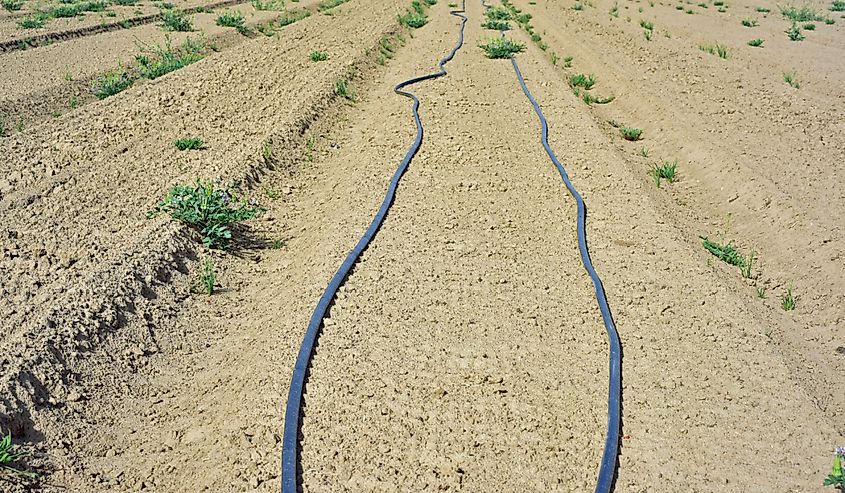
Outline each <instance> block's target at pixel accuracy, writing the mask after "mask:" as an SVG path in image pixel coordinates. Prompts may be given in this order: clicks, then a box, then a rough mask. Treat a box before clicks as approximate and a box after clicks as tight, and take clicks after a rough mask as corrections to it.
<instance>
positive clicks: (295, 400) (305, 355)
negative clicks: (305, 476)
mask: <svg viewBox="0 0 845 493" xmlns="http://www.w3.org/2000/svg"><path fill="white" fill-rule="evenodd" d="M463 12H464V10H463V8H461V10H452V11H449V13H450V14H452V15H454V16H456V17H460V18H461V26H460V31H459V35H458V42H457V44H456V45H455V47H454V48H452V51H451V52H449V54H448V55H446V57H444V58H443V59H442V60H440V63H438V64H437V67H438V69H439V70H438V71H437V72H434V73H431V74H427V75H421V76H418V77H414V78H412V79H408V80H406V81H403V82H400V83H399V84H397V85H396V86H395V87H394V88H393V91H394V92H396V94H400V95H402V96H405V97H408V98H411V99H412V100H413V101H414V104H413V109H412V111H413V114H414V122H415V124H416V127H417V135H416V138H415V139H414V143H413V144H412V145H411V147H410V148H409V149H408V152H407V153H406V154H405V157H404V158H403V159H402V162H401V163H400V164H399V167H398V168H397V169H396V172H395V173H394V174H393V178H392V179H391V180H390V184H389V185H388V188H387V193H386V195H385V197H384V200H383V201H382V204H381V207H379V209H378V212H376V215H375V217H374V218H373V221H372V223H370V226H369V227H368V228H367V231H366V232H364V235H363V236H362V237H361V239H360V240H358V243H357V244H356V245H355V247H354V248H353V249H352V251H350V252H349V254H348V255H347V256H346V259H344V261H343V263H342V264H341V265H340V268H339V269H338V270H337V272H335V274H334V276H333V277H332V279H331V281H330V282H329V285H328V286H326V289H325V291H323V295H322V296H321V297H320V301H319V302H317V307H316V308H315V309H314V313H313V314H312V315H311V319H310V321H309V322H308V328H307V329H306V331H305V337H304V338H303V341H302V345H301V346H300V347H299V354H298V355H297V357H296V364H295V365H294V368H293V375H292V376H291V382H290V391H289V392H288V401H287V407H286V409H285V430H284V436H283V437H282V492H283V493H296V491H297V478H298V474H297V466H298V464H299V446H298V442H299V428H300V416H301V414H302V394H303V391H304V387H305V380H306V378H307V373H308V367H309V366H310V364H311V357H312V356H313V353H314V344H315V343H316V341H317V337H318V336H319V334H320V329H321V328H322V325H323V319H324V318H325V316H326V313H327V312H328V309H329V306H330V305H331V302H332V301H333V300H334V298H335V295H336V294H337V290H338V288H340V285H341V284H343V282H344V281H345V280H346V277H347V276H348V275H349V272H350V271H351V270H352V266H353V265H354V264H355V262H356V261H357V260H358V258H359V257H360V256H361V253H362V252H363V251H364V250H365V249H366V248H367V246H368V245H369V244H370V242H371V241H372V239H373V238H374V237H375V235H376V233H377V232H378V230H379V228H380V227H381V225H382V222H384V218H385V216H386V215H387V211H388V209H390V206H391V205H392V204H393V199H394V197H395V195H396V188H397V187H398V185H399V180H400V179H401V178H402V175H404V174H405V171H406V170H407V169H408V165H409V164H410V162H411V159H413V157H414V155H416V153H417V151H418V150H419V148H420V144H421V143H422V137H423V127H422V122H421V121H420V115H419V111H418V110H419V106H420V100H419V99H418V98H417V97H416V96H415V95H414V94H413V93H410V92H407V91H405V90H403V89H404V88H405V87H407V86H409V85H411V84H416V83H417V82H422V81H424V80H430V79H436V78H438V77H442V76H444V75H446V69H445V68H444V66H445V65H446V63H448V62H449V61H450V60H452V58H454V56H455V53H457V51H458V50H459V49H460V48H461V46H463V43H464V25H465V24H466V22H467V18H466V16H465V15H464V14H463Z"/></svg>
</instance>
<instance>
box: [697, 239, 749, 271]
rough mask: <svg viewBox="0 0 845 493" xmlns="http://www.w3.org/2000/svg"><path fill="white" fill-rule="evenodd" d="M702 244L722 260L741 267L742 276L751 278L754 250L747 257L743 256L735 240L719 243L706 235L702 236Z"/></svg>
mask: <svg viewBox="0 0 845 493" xmlns="http://www.w3.org/2000/svg"><path fill="white" fill-rule="evenodd" d="M701 240H702V245H703V246H704V249H705V250H707V251H708V252H710V253H712V254H713V255H715V256H716V258H718V259H719V260H721V261H722V262H725V263H726V264H729V265H734V266H736V267H739V269H740V271H741V272H742V277H745V278H748V279H750V278H751V265H752V264H753V263H754V254H755V252H754V250H752V251H751V253H750V254H748V256H747V257H745V256H743V255H742V254H741V253H739V250H737V249H736V247H735V246H734V242H733V241H729V242H727V243H718V242H715V241H710V240H709V239H707V238H706V237H704V236H702V237H701Z"/></svg>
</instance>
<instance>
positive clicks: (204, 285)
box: [191, 256, 217, 296]
mask: <svg viewBox="0 0 845 493" xmlns="http://www.w3.org/2000/svg"><path fill="white" fill-rule="evenodd" d="M216 283H217V274H216V273H215V272H214V262H213V261H212V260H211V257H210V256H209V257H206V258H205V260H203V262H202V271H201V272H200V274H199V276H197V279H196V280H195V281H194V283H193V284H192V285H191V291H192V292H194V293H197V294H203V293H205V294H207V295H208V296H211V295H212V294H214V285H215V284H216Z"/></svg>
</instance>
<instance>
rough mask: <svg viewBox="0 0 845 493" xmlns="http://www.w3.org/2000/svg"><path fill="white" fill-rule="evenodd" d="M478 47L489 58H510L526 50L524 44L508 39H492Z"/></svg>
mask: <svg viewBox="0 0 845 493" xmlns="http://www.w3.org/2000/svg"><path fill="white" fill-rule="evenodd" d="M478 46H479V48H481V49H482V50H484V54H485V55H487V58H510V57H512V56H513V55H514V54H516V53H520V52H522V51H524V50H525V45H524V44H522V43H519V42H517V41H513V40H511V39H507V38H491V39H489V40H488V41H487V42H486V43H484V44H480V45H478Z"/></svg>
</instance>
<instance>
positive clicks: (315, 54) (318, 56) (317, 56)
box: [309, 51, 329, 62]
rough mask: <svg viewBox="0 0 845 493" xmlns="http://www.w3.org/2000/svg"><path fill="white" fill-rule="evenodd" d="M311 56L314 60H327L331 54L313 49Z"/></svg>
mask: <svg viewBox="0 0 845 493" xmlns="http://www.w3.org/2000/svg"><path fill="white" fill-rule="evenodd" d="M309 57H310V58H311V61H312V62H325V61H326V60H328V59H329V54H328V53H326V52H325V51H312V52H311V55H310V56H309Z"/></svg>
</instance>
